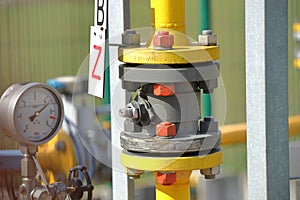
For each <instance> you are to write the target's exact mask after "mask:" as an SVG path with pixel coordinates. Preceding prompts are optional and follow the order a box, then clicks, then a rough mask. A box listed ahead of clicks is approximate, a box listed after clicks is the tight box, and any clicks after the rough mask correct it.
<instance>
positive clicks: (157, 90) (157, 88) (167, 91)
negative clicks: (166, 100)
mask: <svg viewBox="0 0 300 200" xmlns="http://www.w3.org/2000/svg"><path fill="white" fill-rule="evenodd" d="M174 93H175V86H174V84H171V85H162V84H155V85H154V86H153V94H154V95H155V96H164V97H166V96H172V95H174Z"/></svg>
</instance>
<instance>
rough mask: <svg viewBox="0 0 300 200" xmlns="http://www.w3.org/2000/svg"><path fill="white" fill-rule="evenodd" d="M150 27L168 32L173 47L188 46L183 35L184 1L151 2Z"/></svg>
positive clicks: (165, 0)
mask: <svg viewBox="0 0 300 200" xmlns="http://www.w3.org/2000/svg"><path fill="white" fill-rule="evenodd" d="M150 4H151V12H152V27H154V28H155V29H156V30H160V29H163V30H168V31H169V32H170V34H172V35H174V38H175V43H174V45H190V42H189V40H188V38H187V37H186V35H185V0H151V3H150Z"/></svg>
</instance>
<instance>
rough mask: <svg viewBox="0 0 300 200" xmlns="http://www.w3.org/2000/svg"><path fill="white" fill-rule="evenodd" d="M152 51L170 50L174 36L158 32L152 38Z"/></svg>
mask: <svg viewBox="0 0 300 200" xmlns="http://www.w3.org/2000/svg"><path fill="white" fill-rule="evenodd" d="M153 45H154V49H172V47H173V45H174V36H173V35H171V34H169V32H168V31H160V32H158V33H157V34H156V35H154V37H153Z"/></svg>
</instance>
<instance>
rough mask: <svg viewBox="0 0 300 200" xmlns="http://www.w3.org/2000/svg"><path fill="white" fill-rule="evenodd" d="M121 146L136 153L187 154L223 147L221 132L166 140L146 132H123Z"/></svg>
mask: <svg viewBox="0 0 300 200" xmlns="http://www.w3.org/2000/svg"><path fill="white" fill-rule="evenodd" d="M120 137H121V146H122V147H123V148H124V149H126V150H128V151H134V152H148V153H149V152H151V153H182V154H183V153H186V152H201V151H210V150H211V149H215V148H217V147H219V146H220V145H221V132H220V131H217V132H208V133H206V134H195V135H184V136H182V137H181V136H176V137H174V138H167V137H166V138H164V137H157V136H151V135H149V134H146V133H144V132H122V133H121V136H120Z"/></svg>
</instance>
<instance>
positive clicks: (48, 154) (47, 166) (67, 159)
mask: <svg viewBox="0 0 300 200" xmlns="http://www.w3.org/2000/svg"><path fill="white" fill-rule="evenodd" d="M37 159H38V160H39V162H40V164H41V167H42V169H43V170H44V173H45V174H46V175H48V177H47V178H48V181H49V182H50V183H53V182H57V181H63V182H65V181H67V177H68V174H69V169H70V168H72V167H73V166H75V165H76V164H77V159H76V155H75V149H74V144H73V141H72V139H71V137H70V136H69V135H68V134H66V133H65V132H63V131H62V130H60V131H59V132H58V134H57V135H56V136H55V137H54V138H53V139H52V140H50V141H49V142H48V143H46V144H43V145H41V146H40V147H39V151H38V153H37Z"/></svg>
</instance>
